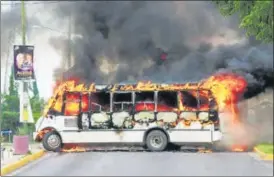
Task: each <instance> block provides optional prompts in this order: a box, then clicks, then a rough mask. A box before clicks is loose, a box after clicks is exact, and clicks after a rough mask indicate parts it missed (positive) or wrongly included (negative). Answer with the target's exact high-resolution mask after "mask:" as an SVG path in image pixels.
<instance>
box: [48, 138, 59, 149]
mask: <svg viewBox="0 0 274 177" xmlns="http://www.w3.org/2000/svg"><path fill="white" fill-rule="evenodd" d="M47 143H48V145H49V146H50V147H51V148H58V147H59V146H60V138H59V137H58V135H51V136H50V137H49V138H48V141H47Z"/></svg>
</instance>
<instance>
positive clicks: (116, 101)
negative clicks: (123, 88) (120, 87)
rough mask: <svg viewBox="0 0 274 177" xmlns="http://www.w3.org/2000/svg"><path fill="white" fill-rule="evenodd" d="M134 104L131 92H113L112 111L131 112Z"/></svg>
mask: <svg viewBox="0 0 274 177" xmlns="http://www.w3.org/2000/svg"><path fill="white" fill-rule="evenodd" d="M133 105H134V94H133V92H113V93H112V112H122V111H127V112H131V111H132V109H133Z"/></svg>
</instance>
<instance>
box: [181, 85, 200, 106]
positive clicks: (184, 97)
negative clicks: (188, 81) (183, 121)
mask: <svg viewBox="0 0 274 177" xmlns="http://www.w3.org/2000/svg"><path fill="white" fill-rule="evenodd" d="M196 96H197V91H196V90H184V91H181V102H182V106H183V111H197V109H198V100H197V98H196Z"/></svg>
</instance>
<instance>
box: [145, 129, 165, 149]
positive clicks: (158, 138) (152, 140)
mask: <svg viewBox="0 0 274 177" xmlns="http://www.w3.org/2000/svg"><path fill="white" fill-rule="evenodd" d="M167 144H168V140H167V136H166V134H165V133H164V132H163V131H161V130H152V131H151V132H149V133H148V135H147V137H146V146H147V148H148V149H149V150H150V151H163V150H165V149H166V147H167Z"/></svg>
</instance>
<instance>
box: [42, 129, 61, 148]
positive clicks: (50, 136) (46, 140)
mask: <svg viewBox="0 0 274 177" xmlns="http://www.w3.org/2000/svg"><path fill="white" fill-rule="evenodd" d="M42 144H43V147H44V148H45V149H46V150H47V151H53V152H59V151H60V150H61V148H62V140H61V137H60V136H59V135H58V134H57V133H56V132H54V131H50V132H48V133H46V134H45V135H44V137H43V140H42Z"/></svg>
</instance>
